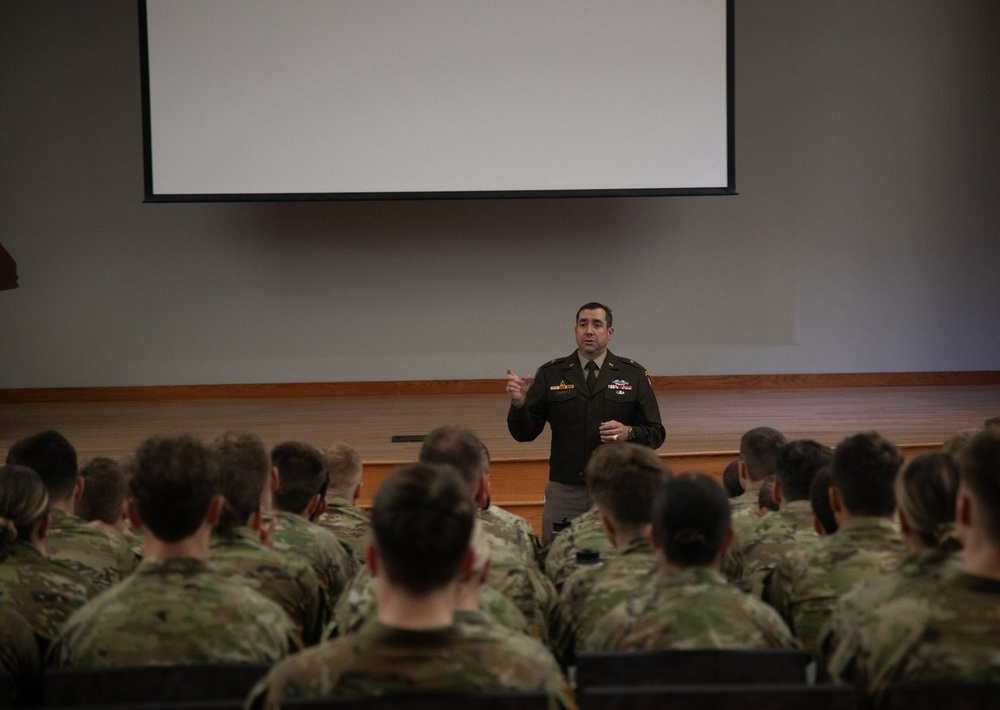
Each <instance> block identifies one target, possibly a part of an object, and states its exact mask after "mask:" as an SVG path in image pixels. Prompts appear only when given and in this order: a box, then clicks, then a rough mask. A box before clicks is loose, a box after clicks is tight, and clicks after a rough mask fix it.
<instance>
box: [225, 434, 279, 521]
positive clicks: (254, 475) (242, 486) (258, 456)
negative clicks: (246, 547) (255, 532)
mask: <svg viewBox="0 0 1000 710" xmlns="http://www.w3.org/2000/svg"><path fill="white" fill-rule="evenodd" d="M213 448H214V449H215V455H216V457H217V459H218V462H219V492H220V493H222V495H223V496H225V498H226V507H225V509H224V510H223V512H222V516H221V518H220V520H219V525H218V529H219V531H220V532H222V533H231V532H232V531H233V530H234V529H236V528H238V527H242V526H244V525H246V524H247V520H249V518H250V516H251V515H252V514H253V513H255V512H256V511H257V509H258V508H259V507H260V500H261V498H262V497H263V495H264V488H265V487H266V486H267V479H268V476H269V475H270V473H271V459H270V457H269V456H268V455H267V448H265V446H264V442H263V441H262V440H261V438H260V437H259V436H257V435H256V434H253V433H251V432H248V431H227V432H226V433H224V434H221V435H220V436H218V437H217V438H216V439H215V441H214V442H213Z"/></svg>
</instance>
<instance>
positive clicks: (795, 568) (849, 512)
mask: <svg viewBox="0 0 1000 710" xmlns="http://www.w3.org/2000/svg"><path fill="white" fill-rule="evenodd" d="M902 463H903V456H902V454H900V453H899V449H897V448H896V447H895V446H894V445H893V444H892V443H890V442H889V441H887V440H886V439H884V438H882V437H881V436H879V435H878V434H876V433H875V432H868V433H864V434H857V435H855V436H851V437H848V438H847V439H844V441H842V442H841V443H840V444H838V445H837V448H836V449H835V450H834V452H833V463H832V469H831V476H832V478H831V481H832V487H831V488H830V506H831V507H832V508H833V513H834V516H835V517H836V518H837V532H835V533H834V534H832V535H828V536H827V537H825V538H822V539H821V540H820V541H819V542H817V543H816V544H815V545H813V546H811V547H809V548H807V549H803V550H795V551H793V552H791V553H789V554H788V555H787V556H786V557H785V559H784V560H782V561H781V563H779V564H778V566H777V567H776V568H775V570H774V573H773V577H772V583H771V587H770V598H772V599H773V600H774V604H775V608H776V609H777V610H778V611H779V612H781V615H782V616H783V617H784V618H785V621H787V622H788V625H789V626H790V627H791V629H792V631H793V632H794V633H795V636H796V638H798V639H799V641H800V642H801V643H802V647H803V648H804V649H805V650H807V651H809V652H811V653H815V652H816V650H817V647H816V644H817V641H818V638H817V637H818V635H819V632H820V629H821V628H822V627H823V624H824V623H826V620H827V618H828V617H829V616H830V613H831V612H832V611H833V607H834V605H835V604H836V603H837V599H838V598H839V597H840V596H841V595H842V594H844V593H846V592H847V591H849V590H850V589H851V587H853V586H854V585H855V584H857V583H858V582H860V581H862V580H864V579H868V578H870V577H876V576H879V575H882V574H885V573H887V572H891V571H892V570H894V569H896V567H897V566H898V565H899V562H900V560H901V558H902V557H903V553H904V552H905V548H904V545H903V539H902V538H901V537H900V535H899V529H898V528H897V526H896V524H895V521H894V515H895V512H896V497H895V494H894V493H893V484H894V482H895V480H896V474H897V472H898V471H899V467H900V465H901V464H902Z"/></svg>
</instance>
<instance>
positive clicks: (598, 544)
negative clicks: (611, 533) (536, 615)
mask: <svg viewBox="0 0 1000 710" xmlns="http://www.w3.org/2000/svg"><path fill="white" fill-rule="evenodd" d="M585 549H591V550H597V551H598V552H600V553H601V560H602V561H604V562H607V561H608V560H609V559H611V558H612V557H614V556H615V555H617V554H618V553H617V552H616V551H615V548H614V545H612V544H611V541H610V540H608V536H607V535H606V534H605V533H604V527H603V526H602V525H601V518H600V516H599V514H598V512H597V507H596V506H594V507H591V509H590V510H588V511H587V512H586V513H584V514H583V515H580V516H577V517H576V518H574V519H573V522H571V523H570V525H569V527H568V528H566V529H565V530H563V531H562V532H561V533H559V534H558V535H556V536H555V537H554V538H553V539H552V542H550V543H549V546H548V547H547V548H546V549H544V550H543V551H542V556H543V557H544V560H545V574H546V576H547V577H548V578H549V579H551V580H552V583H553V584H555V586H556V589H562V585H563V583H565V581H566V580H567V579H569V576H570V575H571V574H573V573H574V572H575V571H576V570H577V564H576V553H577V551H579V550H585Z"/></svg>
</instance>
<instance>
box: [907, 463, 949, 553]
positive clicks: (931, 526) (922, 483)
mask: <svg viewBox="0 0 1000 710" xmlns="http://www.w3.org/2000/svg"><path fill="white" fill-rule="evenodd" d="M958 480H959V479H958V463H957V462H956V461H955V458H954V457H953V456H950V455H949V454H943V453H929V454H920V455H919V456H914V457H913V458H912V459H910V462H909V463H908V464H906V465H905V466H903V468H902V470H900V472H899V475H898V476H897V477H896V484H895V489H896V502H897V504H898V505H899V512H900V513H901V514H902V515H904V516H905V517H906V525H907V527H908V528H909V529H910V531H911V532H912V533H913V534H914V535H916V536H917V537H918V538H920V542H921V543H923V545H924V546H926V547H937V546H938V545H940V544H942V543H946V542H949V541H950V540H951V539H952V538H953V533H954V527H955V526H954V523H955V499H956V498H957V497H958Z"/></svg>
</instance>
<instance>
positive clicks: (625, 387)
mask: <svg viewBox="0 0 1000 710" xmlns="http://www.w3.org/2000/svg"><path fill="white" fill-rule="evenodd" d="M608 389H609V390H612V391H613V392H617V393H618V394H625V393H626V392H631V391H632V385H630V384H629V383H628V381H627V380H615V381H614V382H612V383H611V384H609V385H608Z"/></svg>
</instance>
